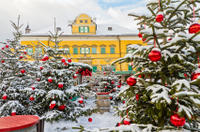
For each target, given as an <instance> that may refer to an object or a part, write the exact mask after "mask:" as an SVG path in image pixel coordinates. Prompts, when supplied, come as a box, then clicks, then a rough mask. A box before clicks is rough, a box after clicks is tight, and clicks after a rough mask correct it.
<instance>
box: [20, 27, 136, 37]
mask: <svg viewBox="0 0 200 132" xmlns="http://www.w3.org/2000/svg"><path fill="white" fill-rule="evenodd" d="M58 27H61V31H62V32H63V35H72V31H71V26H67V25H65V26H58ZM109 27H111V28H112V29H111V30H108V28H109ZM49 31H54V29H53V26H51V27H47V28H44V29H41V30H32V31H31V33H29V34H24V35H23V36H35V35H36V36H40V35H41V36H44V35H45V36H46V35H49ZM102 35H136V33H135V31H134V30H132V29H128V28H125V27H122V26H119V25H116V24H97V31H96V36H102ZM74 36H78V35H74ZM93 36H95V35H93Z"/></svg>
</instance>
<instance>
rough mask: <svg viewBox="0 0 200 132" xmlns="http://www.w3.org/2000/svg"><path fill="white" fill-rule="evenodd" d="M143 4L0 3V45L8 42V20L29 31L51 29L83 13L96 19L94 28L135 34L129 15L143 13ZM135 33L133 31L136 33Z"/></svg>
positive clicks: (114, 0) (98, 0) (83, 0)
mask: <svg viewBox="0 0 200 132" xmlns="http://www.w3.org/2000/svg"><path fill="white" fill-rule="evenodd" d="M144 10H146V8H145V0H0V22H1V23H0V41H4V40H5V39H6V38H12V35H11V34H12V33H11V31H12V28H11V26H10V22H9V20H13V21H16V20H17V15H18V14H20V15H21V20H22V23H23V24H25V25H24V27H25V26H26V24H27V23H29V25H30V28H31V29H32V30H33V31H37V30H41V29H43V28H47V27H50V26H52V25H53V18H54V17H56V20H57V26H59V25H65V24H66V25H68V24H69V21H73V20H74V19H75V17H76V16H78V15H79V14H81V13H86V14H88V15H89V16H91V17H93V18H94V17H95V18H96V23H97V24H112V23H113V24H119V25H121V26H124V27H128V28H131V29H133V30H137V26H136V23H135V22H134V21H133V18H132V17H129V16H128V13H131V12H133V11H134V12H144ZM136 32H137V31H136Z"/></svg>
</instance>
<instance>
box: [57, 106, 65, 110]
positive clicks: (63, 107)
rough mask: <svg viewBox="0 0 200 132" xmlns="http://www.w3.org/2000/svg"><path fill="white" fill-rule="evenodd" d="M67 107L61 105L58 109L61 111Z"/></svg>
mask: <svg viewBox="0 0 200 132" xmlns="http://www.w3.org/2000/svg"><path fill="white" fill-rule="evenodd" d="M65 107H66V106H65V105H60V106H58V109H59V110H65Z"/></svg>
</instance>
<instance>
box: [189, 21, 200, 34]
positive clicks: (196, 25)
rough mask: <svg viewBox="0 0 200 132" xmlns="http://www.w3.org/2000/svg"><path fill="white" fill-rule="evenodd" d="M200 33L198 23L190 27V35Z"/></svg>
mask: <svg viewBox="0 0 200 132" xmlns="http://www.w3.org/2000/svg"><path fill="white" fill-rule="evenodd" d="M199 31H200V24H198V23H195V24H192V25H191V26H190V27H189V33H190V34H193V33H198V32H199Z"/></svg>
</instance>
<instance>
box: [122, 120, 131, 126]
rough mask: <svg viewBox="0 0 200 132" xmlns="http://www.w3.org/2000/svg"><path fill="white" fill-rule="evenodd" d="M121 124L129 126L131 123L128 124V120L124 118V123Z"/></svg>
mask: <svg viewBox="0 0 200 132" xmlns="http://www.w3.org/2000/svg"><path fill="white" fill-rule="evenodd" d="M123 124H124V125H130V124H131V123H130V119H128V118H125V119H124V121H123Z"/></svg>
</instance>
